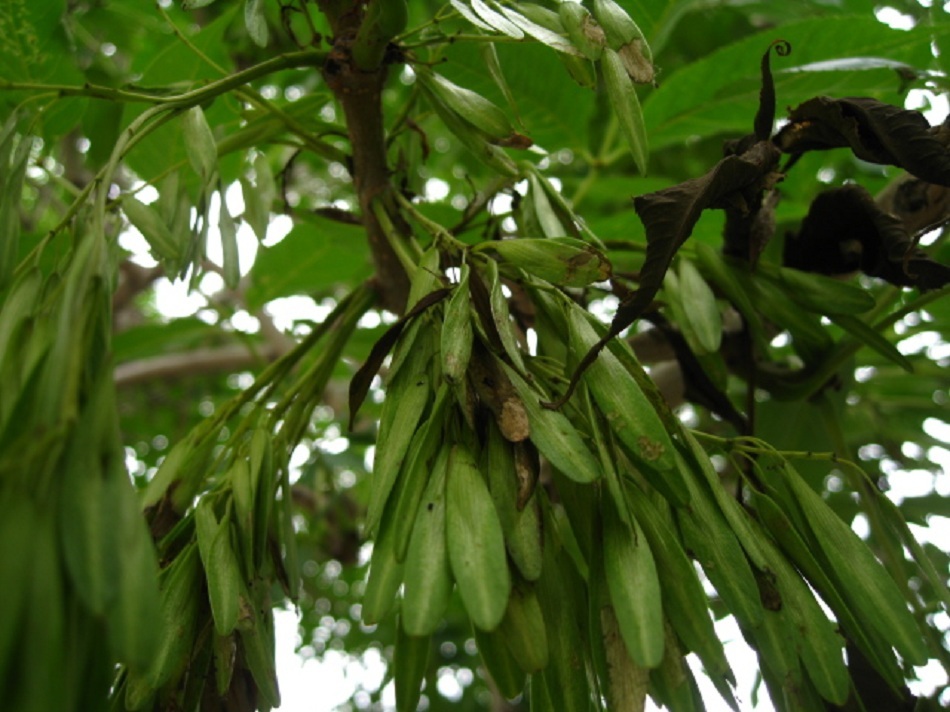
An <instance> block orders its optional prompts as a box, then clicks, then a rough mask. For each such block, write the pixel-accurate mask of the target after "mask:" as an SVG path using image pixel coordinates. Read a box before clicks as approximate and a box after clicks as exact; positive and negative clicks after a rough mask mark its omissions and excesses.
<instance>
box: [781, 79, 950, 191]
mask: <svg viewBox="0 0 950 712" xmlns="http://www.w3.org/2000/svg"><path fill="white" fill-rule="evenodd" d="M789 119H790V121H789V123H788V124H787V125H786V126H785V127H784V128H783V129H782V130H781V131H779V132H778V134H776V136H775V139H774V141H775V144H776V145H777V146H778V147H779V148H781V149H782V150H783V151H784V152H785V153H793V154H794V153H804V152H805V151H816V150H822V149H828V148H840V147H850V148H851V150H852V151H853V152H854V155H855V156H857V157H858V158H861V159H863V160H865V161H870V162H871V163H881V164H885V165H891V166H898V167H900V168H903V169H904V170H906V171H907V172H908V173H911V174H913V175H915V176H917V177H918V178H922V179H923V180H925V181H927V182H928V183H937V184H938V185H950V151H948V150H947V147H946V145H945V144H944V142H943V141H941V140H940V138H939V136H938V130H939V128H933V127H931V126H930V124H928V123H927V120H926V119H925V118H924V117H923V115H921V114H920V112H918V111H909V110H907V109H902V108H900V107H897V106H891V105H890V104H884V103H882V102H879V101H877V100H876V99H870V98H867V97H849V98H845V99H832V98H830V97H827V96H819V97H815V98H814V99H809V100H808V101H806V102H805V103H803V104H801V105H799V106H798V107H796V108H795V109H793V110H792V112H791V114H790V116H789Z"/></svg>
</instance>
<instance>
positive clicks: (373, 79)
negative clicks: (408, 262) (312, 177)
mask: <svg viewBox="0 0 950 712" xmlns="http://www.w3.org/2000/svg"><path fill="white" fill-rule="evenodd" d="M331 19H332V18H331ZM358 28H359V17H358V16H356V15H355V13H346V14H344V15H342V16H340V17H339V18H338V22H337V23H336V24H335V26H334V28H333V30H334V33H335V35H336V37H335V43H334V50H333V52H332V53H331V55H330V57H329V58H328V59H327V62H326V63H325V64H324V67H323V76H324V79H325V80H326V82H327V86H329V87H330V89H332V90H333V93H334V94H335V95H336V98H337V100H338V101H339V102H340V105H341V106H342V107H343V113H344V115H345V116H346V125H347V130H348V131H349V136H350V145H351V147H352V151H353V157H352V165H351V167H350V168H351V172H352V175H353V185H354V188H355V189H356V194H357V197H358V199H359V205H360V212H361V213H362V216H363V225H364V226H365V227H366V235H367V238H368V240H369V246H370V250H371V252H372V255H373V264H374V267H375V268H376V280H377V281H378V285H377V287H378V291H379V294H380V298H381V302H382V306H383V307H384V308H386V309H388V310H390V311H392V312H393V313H396V314H401V313H402V312H403V311H404V309H405V305H406V298H407V296H408V294H409V279H408V277H407V276H406V272H405V270H404V269H403V266H402V264H401V263H400V261H399V258H398V257H397V255H396V252H395V251H394V250H393V247H392V245H391V244H390V241H389V238H388V237H387V235H386V233H385V232H384V230H383V228H382V226H381V225H380V223H379V220H378V219H377V218H376V214H375V212H374V210H373V204H374V203H375V202H376V201H380V202H381V203H382V205H383V206H384V207H386V208H387V209H388V212H390V214H392V215H394V216H395V215H396V211H395V210H394V209H392V206H394V203H395V201H394V200H393V199H392V190H393V188H392V184H391V183H390V180H389V167H388V165H387V162H386V141H385V131H384V128H383V106H382V89H383V85H384V83H385V79H386V66H385V63H384V64H383V65H382V66H380V67H379V68H378V69H376V70H374V71H371V72H364V71H361V70H360V69H359V68H357V67H356V65H355V64H354V63H353V61H352V57H351V55H350V46H351V44H352V41H353V38H354V37H355V35H356V31H357V29H358ZM393 222H394V223H395V224H396V227H397V228H399V227H400V222H401V221H400V220H398V219H395V218H394V220H393Z"/></svg>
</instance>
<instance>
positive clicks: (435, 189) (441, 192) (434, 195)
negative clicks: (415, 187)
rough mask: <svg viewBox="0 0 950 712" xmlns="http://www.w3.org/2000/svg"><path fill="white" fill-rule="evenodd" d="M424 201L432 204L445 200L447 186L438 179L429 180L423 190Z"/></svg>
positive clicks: (447, 194) (447, 191)
mask: <svg viewBox="0 0 950 712" xmlns="http://www.w3.org/2000/svg"><path fill="white" fill-rule="evenodd" d="M423 194H424V195H425V199H426V200H428V201H431V202H434V203H437V202H439V201H440V200H445V199H446V198H447V197H448V196H449V184H448V183H446V182H445V181H444V180H440V179H439V178H430V179H429V180H427V181H426V184H425V187H424V188H423Z"/></svg>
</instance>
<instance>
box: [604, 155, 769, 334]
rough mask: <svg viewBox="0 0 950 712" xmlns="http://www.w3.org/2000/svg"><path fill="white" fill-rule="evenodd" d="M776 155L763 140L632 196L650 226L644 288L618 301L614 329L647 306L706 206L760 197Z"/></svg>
mask: <svg viewBox="0 0 950 712" xmlns="http://www.w3.org/2000/svg"><path fill="white" fill-rule="evenodd" d="M778 155H779V154H778V151H777V150H776V149H775V148H774V147H773V146H772V145H771V144H770V143H768V142H765V141H760V142H758V143H755V144H753V145H752V147H751V148H750V149H749V150H748V151H746V152H745V153H743V154H742V155H739V156H726V157H725V158H724V159H722V160H721V161H719V163H717V164H716V166H715V167H714V168H713V169H712V170H711V171H709V172H708V173H707V174H706V175H704V176H701V177H699V178H693V179H692V180H688V181H685V182H683V183H680V184H678V185H674V186H671V187H669V188H665V189H663V190H659V191H657V192H655V193H648V194H647V195H641V196H638V197H637V198H635V199H634V207H635V208H636V211H637V215H639V216H640V219H641V220H642V221H643V224H644V225H645V226H646V233H647V255H646V261H645V262H644V264H643V268H642V270H641V271H640V287H639V289H637V290H636V291H635V292H634V293H633V294H632V295H631V296H630V298H629V299H628V300H625V301H624V303H623V304H621V305H620V308H619V309H618V310H617V315H616V317H615V318H614V323H613V324H612V325H611V332H613V333H614V334H615V335H616V334H617V333H619V332H620V331H621V330H622V329H623V328H625V327H626V326H628V325H630V324H631V323H632V322H633V320H634V319H636V318H637V317H638V316H639V315H640V314H642V313H643V311H644V310H645V309H646V308H647V307H648V306H649V304H650V301H651V300H652V299H653V297H654V295H656V293H657V290H659V288H660V287H661V286H662V283H663V275H664V274H666V270H667V268H669V266H670V262H671V261H672V260H673V256H674V255H675V254H676V251H677V250H678V249H679V248H680V246H681V245H682V244H683V243H684V242H686V240H687V238H689V236H690V233H692V231H693V227H694V226H695V225H696V222H697V221H698V220H699V216H700V214H701V213H702V211H703V210H708V209H715V208H719V209H729V210H737V211H739V212H748V211H749V210H750V206H753V205H756V204H757V203H760V202H761V193H762V191H763V190H765V189H766V188H768V187H770V183H771V182H772V180H774V178H773V177H772V174H773V173H774V171H775V168H776V166H777V162H778Z"/></svg>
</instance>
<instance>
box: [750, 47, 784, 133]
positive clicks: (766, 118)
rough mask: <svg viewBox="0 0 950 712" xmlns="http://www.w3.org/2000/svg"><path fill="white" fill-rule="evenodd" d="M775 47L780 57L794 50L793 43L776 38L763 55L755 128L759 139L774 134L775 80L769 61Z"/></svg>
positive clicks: (754, 131)
mask: <svg viewBox="0 0 950 712" xmlns="http://www.w3.org/2000/svg"><path fill="white" fill-rule="evenodd" d="M773 47H774V48H775V53H776V54H777V55H779V56H780V57H785V56H787V55H788V54H789V53H790V52H791V51H792V45H790V44H789V43H788V42H786V41H785V40H775V41H774V42H773V43H772V44H770V45H769V48H768V49H767V50H765V54H763V55H762V89H761V91H760V92H759V111H758V113H756V115H755V122H754V129H753V133H754V134H755V138H756V139H757V140H759V141H767V140H768V138H769V137H770V136H771V135H772V124H773V123H775V81H774V80H773V79H772V68H771V66H770V62H769V60H770V59H771V57H772V48H773Z"/></svg>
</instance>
